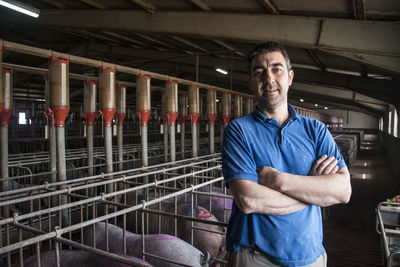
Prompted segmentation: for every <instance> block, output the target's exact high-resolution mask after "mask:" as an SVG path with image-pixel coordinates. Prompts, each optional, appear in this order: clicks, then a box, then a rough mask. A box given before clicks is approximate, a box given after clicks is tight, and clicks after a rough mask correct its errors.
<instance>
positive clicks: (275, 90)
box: [263, 89, 278, 95]
mask: <svg viewBox="0 0 400 267" xmlns="http://www.w3.org/2000/svg"><path fill="white" fill-rule="evenodd" d="M277 92H278V89H266V90H265V89H264V90H263V95H273V94H275V93H277Z"/></svg>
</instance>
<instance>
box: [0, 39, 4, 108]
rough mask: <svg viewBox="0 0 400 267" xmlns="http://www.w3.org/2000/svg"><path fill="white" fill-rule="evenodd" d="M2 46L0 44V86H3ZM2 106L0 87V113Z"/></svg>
mask: <svg viewBox="0 0 400 267" xmlns="http://www.w3.org/2000/svg"><path fill="white" fill-rule="evenodd" d="M2 84H3V47H2V46H0V86H3V85H2ZM3 107H4V97H3V90H2V89H1V88H0V114H1V112H2V111H3Z"/></svg>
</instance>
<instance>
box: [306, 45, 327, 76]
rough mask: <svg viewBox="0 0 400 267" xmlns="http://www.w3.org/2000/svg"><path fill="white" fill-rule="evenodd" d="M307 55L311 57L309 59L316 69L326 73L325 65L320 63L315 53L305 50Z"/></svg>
mask: <svg viewBox="0 0 400 267" xmlns="http://www.w3.org/2000/svg"><path fill="white" fill-rule="evenodd" d="M306 51H307V53H308V55H309V56H310V57H311V59H312V60H313V61H314V63H315V64H316V65H317V66H318V68H319V69H320V70H322V71H326V67H325V65H324V64H323V63H322V61H321V60H320V59H319V57H318V56H317V55H316V54H315V52H314V51H313V50H312V49H306Z"/></svg>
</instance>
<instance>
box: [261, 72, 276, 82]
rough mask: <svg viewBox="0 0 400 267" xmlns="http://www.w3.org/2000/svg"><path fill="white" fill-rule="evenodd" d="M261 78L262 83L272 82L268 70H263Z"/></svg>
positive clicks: (271, 76) (272, 79)
mask: <svg viewBox="0 0 400 267" xmlns="http://www.w3.org/2000/svg"><path fill="white" fill-rule="evenodd" d="M262 78H263V79H262V82H263V83H269V84H271V83H274V78H273V75H272V73H270V72H269V71H264V75H263V77H262Z"/></svg>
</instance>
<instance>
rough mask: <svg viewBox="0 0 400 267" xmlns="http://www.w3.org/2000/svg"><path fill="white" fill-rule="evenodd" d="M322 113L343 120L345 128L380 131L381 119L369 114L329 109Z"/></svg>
mask: <svg viewBox="0 0 400 267" xmlns="http://www.w3.org/2000/svg"><path fill="white" fill-rule="evenodd" d="M321 112H323V113H326V114H330V115H332V116H335V117H342V118H343V128H361V129H378V128H379V119H378V118H375V117H372V116H369V115H367V114H364V113H361V112H355V111H347V110H341V109H328V110H322V111H321Z"/></svg>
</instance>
